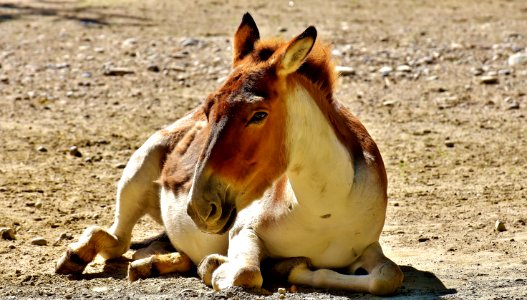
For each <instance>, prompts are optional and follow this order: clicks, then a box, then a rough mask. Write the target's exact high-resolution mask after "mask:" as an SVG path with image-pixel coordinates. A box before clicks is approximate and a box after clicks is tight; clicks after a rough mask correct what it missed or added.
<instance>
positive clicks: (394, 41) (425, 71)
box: [0, 0, 527, 299]
mask: <svg viewBox="0 0 527 300" xmlns="http://www.w3.org/2000/svg"><path fill="white" fill-rule="evenodd" d="M250 3H251V4H247V3H246V2H245V1H240V0H231V1H215V0H196V1H188V2H187V1H169V0H147V1H141V2H139V1H137V2H129V1H123V0H121V1H97V0H94V1H0V207H1V210H0V227H5V228H11V229H12V230H13V231H14V232H15V238H16V239H15V240H6V239H0V298H6V299H23V298H66V299H78V298H107V299H123V298H134V299H135V298H148V299H150V298H151V299H169V298H170V299H174V298H181V299H188V298H209V299H225V298H232V299H236V298H238V299H263V298H269V299H278V298H279V294H278V293H277V286H270V287H268V288H267V291H268V292H265V291H252V292H251V291H243V290H242V289H230V290H227V291H223V292H221V293H215V292H213V291H212V290H211V289H210V288H208V287H206V286H205V285H203V284H202V283H201V282H200V280H199V279H198V278H196V277H195V276H192V275H190V276H177V275H173V276H166V277H162V278H154V279H148V280H140V281H138V282H135V283H133V284H131V283H129V282H128V281H127V279H126V266H127V263H128V262H127V261H126V259H123V260H121V261H114V262H109V263H106V264H105V263H104V262H103V261H101V260H97V261H96V262H94V263H92V264H91V265H90V266H89V267H88V269H87V270H86V272H85V274H84V275H83V276H81V277H80V278H67V277H62V276H58V275H55V274H54V273H53V267H54V264H55V262H56V260H57V258H58V257H59V256H60V255H61V253H62V252H63V251H64V250H65V249H66V246H67V244H69V243H71V242H72V241H74V240H75V239H76V238H77V237H78V236H79V235H80V233H81V232H82V230H83V229H84V228H86V227H87V226H88V225H91V224H98V225H102V226H107V225H110V224H111V221H112V218H113V208H114V195H115V188H116V182H117V180H118V179H119V177H120V174H121V172H122V168H123V167H124V165H125V164H126V161H127V159H128V158H129V157H130V155H131V154H132V152H133V151H134V150H135V149H137V148H138V147H139V146H140V145H141V144H142V142H143V141H145V140H146V138H147V137H148V136H149V135H150V134H151V133H152V132H153V131H154V130H156V129H159V128H161V127H163V126H164V125H166V124H169V123H170V122H172V121H174V120H176V119H177V118H178V117H180V116H182V115H183V114H184V113H185V112H186V111H188V110H189V109H190V108H192V107H194V106H196V105H197V104H198V103H199V102H200V101H201V100H202V99H204V97H205V96H206V95H207V94H208V93H210V92H211V91H213V90H214V88H215V87H216V86H218V85H219V83H220V82H221V81H222V79H223V78H224V76H226V75H227V74H228V71H229V64H230V59H231V57H230V51H231V48H230V43H231V36H232V34H233V32H234V30H235V28H236V27H237V25H238V23H239V20H240V18H241V16H242V14H243V13H244V12H245V11H250V12H251V13H252V15H253V16H254V18H255V19H256V22H257V23H258V25H259V27H260V30H261V33H262V36H284V37H287V38H290V37H292V36H294V35H296V34H298V33H300V32H301V31H302V30H303V29H304V28H305V27H307V26H308V25H311V24H313V25H315V26H316V27H317V29H318V31H319V36H320V37H321V38H322V39H324V40H326V41H329V42H331V43H332V44H333V45H334V51H333V54H334V57H335V60H336V61H337V64H338V65H341V66H346V67H350V68H352V69H353V71H352V72H350V73H349V74H347V75H345V76H342V77H341V79H340V87H339V90H338V93H337V96H338V98H339V99H340V100H341V101H342V102H343V103H345V105H347V106H348V107H350V108H351V110H352V111H353V112H354V113H355V114H356V115H358V116H359V118H360V119H361V120H362V121H363V123H364V124H365V125H366V127H367V128H368V129H369V131H370V133H371V134H372V136H373V137H374V139H375V140H376V141H377V143H378V145H379V147H380V149H381V152H382V154H383V157H384V160H385V163H386V166H387V172H388V176H389V183H390V187H389V198H390V201H389V208H388V216H387V221H386V226H385V230H384V233H383V236H382V240H381V242H382V244H383V247H384V248H385V249H386V252H387V254H388V256H389V257H391V258H392V259H393V260H394V261H396V262H397V263H399V264H400V265H401V266H402V268H403V270H404V272H405V275H406V279H405V282H404V286H403V287H402V289H401V290H400V293H399V295H398V296H397V297H399V298H413V299H435V298H446V299H458V298H459V299H525V298H527V275H526V274H527V254H526V253H527V226H526V222H527V179H526V178H527V168H526V166H527V155H526V153H527V120H526V114H527V96H526V94H527V64H515V65H510V64H509V63H508V59H509V57H510V56H511V55H514V54H515V53H525V52H526V51H527V50H526V47H527V31H526V28H527V3H526V2H525V1H520V0H518V1H497V0H488V1H475V0H466V1H388V0H385V1H345V0H341V1H332V2H331V3H327V4H323V5H320V4H317V1H265V0H256V1H251V2H250ZM115 68H121V69H120V70H121V71H122V70H123V68H124V70H125V71H127V72H129V73H130V74H126V75H122V76H107V72H108V71H109V70H114V71H115ZM118 70H119V69H118ZM105 74H106V75H105ZM72 146H76V147H77V149H78V151H79V152H80V157H77V156H74V155H71V151H70V150H69V149H70V147H72ZM497 220H500V221H501V222H503V224H504V226H505V229H506V230H505V231H497V230H496V229H495V222H496V221H497ZM160 230H161V228H160V227H159V226H158V225H156V224H154V223H153V222H152V221H151V220H149V219H144V220H142V221H141V222H140V224H139V225H138V226H137V227H136V229H135V230H134V237H136V238H137V239H141V238H144V237H147V236H151V235H153V234H155V233H157V232H159V231H160ZM35 238H42V239H44V240H45V241H44V242H43V241H40V242H41V243H46V245H41V246H39V245H34V244H33V243H35V242H34V239H35ZM37 243H38V241H37ZM130 254H131V253H127V257H130ZM283 286H284V287H288V286H287V285H285V284H283ZM285 297H286V298H288V299H346V298H355V297H359V298H363V297H364V298H368V296H367V295H362V294H350V293H343V292H338V291H326V290H312V289H305V288H299V290H298V292H296V293H292V292H291V291H290V290H288V292H287V294H286V295H285Z"/></svg>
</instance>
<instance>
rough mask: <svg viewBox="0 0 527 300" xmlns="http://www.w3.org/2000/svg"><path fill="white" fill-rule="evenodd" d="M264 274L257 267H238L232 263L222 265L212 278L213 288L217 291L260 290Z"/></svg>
mask: <svg viewBox="0 0 527 300" xmlns="http://www.w3.org/2000/svg"><path fill="white" fill-rule="evenodd" d="M262 284H263V277H262V273H261V272H260V268H259V267H257V266H236V265H233V264H230V263H225V264H223V265H221V266H220V267H219V268H218V269H217V270H216V271H214V274H213V276H212V286H213V287H214V289H215V290H216V291H221V290H224V289H226V288H229V287H233V286H240V287H244V288H260V287H262Z"/></svg>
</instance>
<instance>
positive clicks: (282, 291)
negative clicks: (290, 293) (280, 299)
mask: <svg viewBox="0 0 527 300" xmlns="http://www.w3.org/2000/svg"><path fill="white" fill-rule="evenodd" d="M285 293H286V290H285V288H278V294H281V295H283V294H285Z"/></svg>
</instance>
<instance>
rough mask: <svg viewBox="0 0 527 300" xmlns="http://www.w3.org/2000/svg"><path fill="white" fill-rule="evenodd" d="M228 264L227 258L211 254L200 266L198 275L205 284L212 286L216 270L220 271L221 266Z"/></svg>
mask: <svg viewBox="0 0 527 300" xmlns="http://www.w3.org/2000/svg"><path fill="white" fill-rule="evenodd" d="M226 262H227V257H225V256H222V255H218V254H211V255H209V256H206V257H205V258H204V259H203V260H202V261H201V262H200V263H199V266H198V275H199V277H200V278H201V280H203V282H204V283H205V284H206V285H208V286H212V274H213V273H214V271H216V269H218V267H219V266H221V265H222V264H224V263H226Z"/></svg>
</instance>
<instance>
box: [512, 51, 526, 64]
mask: <svg viewBox="0 0 527 300" xmlns="http://www.w3.org/2000/svg"><path fill="white" fill-rule="evenodd" d="M508 63H509V66H515V65H522V64H526V63H527V53H524V52H520V53H515V54H513V55H511V56H509V60H508Z"/></svg>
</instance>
